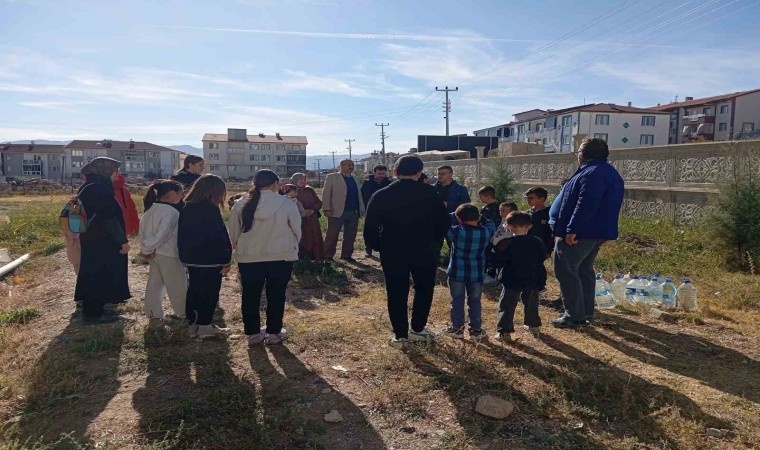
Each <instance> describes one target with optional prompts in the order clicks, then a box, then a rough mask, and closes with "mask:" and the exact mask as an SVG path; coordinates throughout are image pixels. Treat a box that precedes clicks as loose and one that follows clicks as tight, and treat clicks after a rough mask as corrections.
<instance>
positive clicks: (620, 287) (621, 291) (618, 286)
mask: <svg viewBox="0 0 760 450" xmlns="http://www.w3.org/2000/svg"><path fill="white" fill-rule="evenodd" d="M625 284H626V282H625V280H623V274H622V273H619V274H617V275H615V279H614V280H612V286H611V289H610V290H611V291H612V296H613V297H615V302H617V303H623V302H624V301H625Z"/></svg>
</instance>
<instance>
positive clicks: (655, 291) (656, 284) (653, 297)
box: [647, 276, 662, 306]
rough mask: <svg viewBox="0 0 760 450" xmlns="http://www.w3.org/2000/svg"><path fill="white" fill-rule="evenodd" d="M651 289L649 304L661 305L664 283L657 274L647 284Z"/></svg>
mask: <svg viewBox="0 0 760 450" xmlns="http://www.w3.org/2000/svg"><path fill="white" fill-rule="evenodd" d="M647 289H648V290H649V299H648V300H649V304H650V305H653V306H659V305H660V304H661V303H662V285H661V284H660V279H659V278H658V277H657V276H654V277H652V281H650V282H649V284H648V285H647Z"/></svg>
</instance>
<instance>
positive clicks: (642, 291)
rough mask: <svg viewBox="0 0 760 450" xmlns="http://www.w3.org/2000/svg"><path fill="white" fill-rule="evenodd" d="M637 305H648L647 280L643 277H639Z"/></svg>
mask: <svg viewBox="0 0 760 450" xmlns="http://www.w3.org/2000/svg"><path fill="white" fill-rule="evenodd" d="M638 294H639V299H638V301H639V303H643V304H645V305H647V304H649V279H647V277H645V276H644V275H642V276H640V277H639V292H638Z"/></svg>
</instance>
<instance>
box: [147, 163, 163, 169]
mask: <svg viewBox="0 0 760 450" xmlns="http://www.w3.org/2000/svg"><path fill="white" fill-rule="evenodd" d="M160 168H161V164H159V163H148V169H154V170H156V169H160Z"/></svg>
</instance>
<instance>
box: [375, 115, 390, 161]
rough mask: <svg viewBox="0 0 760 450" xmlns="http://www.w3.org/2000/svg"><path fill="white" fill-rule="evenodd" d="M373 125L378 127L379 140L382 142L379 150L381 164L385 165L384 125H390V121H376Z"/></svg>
mask: <svg viewBox="0 0 760 450" xmlns="http://www.w3.org/2000/svg"><path fill="white" fill-rule="evenodd" d="M375 126H376V127H380V141H381V142H382V144H383V147H382V150H381V156H382V161H383V165H385V138H387V137H388V136H386V135H385V127H389V126H391V124H390V123H376V124H375Z"/></svg>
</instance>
